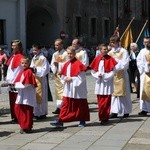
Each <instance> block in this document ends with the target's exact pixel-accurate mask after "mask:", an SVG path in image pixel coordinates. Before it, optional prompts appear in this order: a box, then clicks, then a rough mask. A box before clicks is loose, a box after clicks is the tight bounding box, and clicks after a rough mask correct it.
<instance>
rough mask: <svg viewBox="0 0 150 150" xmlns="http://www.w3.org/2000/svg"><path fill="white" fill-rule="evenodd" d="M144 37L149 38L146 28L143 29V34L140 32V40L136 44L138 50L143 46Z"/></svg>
mask: <svg viewBox="0 0 150 150" xmlns="http://www.w3.org/2000/svg"><path fill="white" fill-rule="evenodd" d="M144 37H150V34H149V30H148V28H147V27H146V28H144V30H143V32H142V34H141V36H140V38H139V40H138V42H137V45H138V47H139V50H141V49H142V48H144V45H143V38H144Z"/></svg>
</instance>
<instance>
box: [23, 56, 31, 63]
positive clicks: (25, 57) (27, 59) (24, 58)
mask: <svg viewBox="0 0 150 150" xmlns="http://www.w3.org/2000/svg"><path fill="white" fill-rule="evenodd" d="M21 60H26V61H27V62H28V63H29V64H30V59H29V58H28V57H27V56H23V57H22V58H21Z"/></svg>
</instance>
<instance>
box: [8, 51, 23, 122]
mask: <svg viewBox="0 0 150 150" xmlns="http://www.w3.org/2000/svg"><path fill="white" fill-rule="evenodd" d="M22 57H23V55H22V54H21V53H16V54H14V55H12V56H11V57H10V58H9V59H8V61H7V63H6V65H7V66H9V65H10V64H11V69H16V68H17V67H19V66H20V65H21V58H22ZM16 97H17V93H16V92H13V91H9V103H10V112H11V118H12V119H16V115H15V110H14V109H15V101H16Z"/></svg>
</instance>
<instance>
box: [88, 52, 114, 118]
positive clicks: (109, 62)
mask: <svg viewBox="0 0 150 150" xmlns="http://www.w3.org/2000/svg"><path fill="white" fill-rule="evenodd" d="M101 60H104V73H109V72H110V71H113V69H114V67H115V65H116V64H117V62H116V61H115V59H114V58H112V57H111V56H109V55H105V56H102V55H98V56H97V57H95V59H94V60H93V61H92V63H91V64H90V68H91V69H92V70H94V71H95V72H97V71H98V67H99V63H100V61H101ZM112 86H113V85H112ZM97 102H98V110H99V111H98V115H99V119H100V120H101V121H106V120H108V119H109V115H110V106H111V95H97Z"/></svg>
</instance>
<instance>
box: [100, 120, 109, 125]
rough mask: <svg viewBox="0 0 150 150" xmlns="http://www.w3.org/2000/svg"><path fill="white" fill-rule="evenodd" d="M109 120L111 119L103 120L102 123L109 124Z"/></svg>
mask: <svg viewBox="0 0 150 150" xmlns="http://www.w3.org/2000/svg"><path fill="white" fill-rule="evenodd" d="M108 122H109V120H101V123H100V124H101V125H107V124H108Z"/></svg>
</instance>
